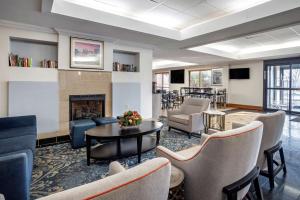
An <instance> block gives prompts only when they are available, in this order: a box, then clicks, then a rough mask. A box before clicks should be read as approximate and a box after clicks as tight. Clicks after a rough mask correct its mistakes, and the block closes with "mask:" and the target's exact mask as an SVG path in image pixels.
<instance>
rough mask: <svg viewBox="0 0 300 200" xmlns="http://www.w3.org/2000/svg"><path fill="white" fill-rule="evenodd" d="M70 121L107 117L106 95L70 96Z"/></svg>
mask: <svg viewBox="0 0 300 200" xmlns="http://www.w3.org/2000/svg"><path fill="white" fill-rule="evenodd" d="M69 105H70V108H69V113H70V121H72V120H79V119H92V118H99V117H105V94H95V95H70V96H69Z"/></svg>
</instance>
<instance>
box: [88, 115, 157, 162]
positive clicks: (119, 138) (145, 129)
mask: <svg viewBox="0 0 300 200" xmlns="http://www.w3.org/2000/svg"><path fill="white" fill-rule="evenodd" d="M162 126H163V124H162V123H160V122H156V121H143V122H142V123H141V124H140V125H139V126H138V127H137V128H134V129H122V128H121V127H120V125H119V124H117V123H114V124H107V125H102V126H97V127H95V128H92V129H89V130H88V131H86V155H87V165H90V159H91V158H93V159H96V160H112V159H118V158H122V157H128V156H132V155H137V156H138V163H140V162H141V155H142V152H146V151H149V150H151V149H154V148H155V147H156V146H157V145H158V144H159V139H160V130H161V128H162ZM152 133H156V138H155V137H153V136H151V135H150V134H152ZM93 139H95V140H97V141H98V142H100V143H101V142H104V143H102V144H98V145H95V146H93V147H92V146H91V143H92V142H91V141H92V140H93ZM107 141H110V142H107Z"/></svg>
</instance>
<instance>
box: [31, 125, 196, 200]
mask: <svg viewBox="0 0 300 200" xmlns="http://www.w3.org/2000/svg"><path fill="white" fill-rule="evenodd" d="M160 144H161V145H163V146H165V147H167V148H169V149H171V150H173V151H178V150H182V149H185V148H188V147H190V146H193V145H195V144H199V138H195V137H193V138H192V139H188V136H187V135H186V134H182V133H179V132H175V131H170V132H168V131H167V127H166V126H164V128H163V130H162V131H161V140H160ZM154 157H155V151H154V150H152V151H149V152H147V153H144V154H143V155H142V162H143V161H145V160H147V159H151V158H154ZM119 162H120V163H121V164H122V165H124V166H126V167H128V168H130V167H133V166H135V165H136V164H137V158H136V156H133V157H129V158H124V159H121V160H119ZM108 164H109V162H93V161H92V163H91V165H90V166H87V164H86V150H85V148H81V149H78V150H73V149H72V148H71V145H70V144H69V143H65V144H59V145H54V146H48V147H43V148H38V149H37V151H36V156H35V167H34V170H33V178H32V185H31V199H36V198H39V197H42V196H47V195H49V194H51V193H55V192H59V191H62V190H65V189H69V188H73V187H76V186H79V185H83V184H86V183H89V182H92V181H95V180H98V179H101V178H103V177H105V176H106V174H107V172H108Z"/></svg>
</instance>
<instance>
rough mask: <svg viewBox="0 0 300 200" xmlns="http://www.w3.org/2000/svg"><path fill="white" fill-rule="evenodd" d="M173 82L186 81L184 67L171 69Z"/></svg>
mask: <svg viewBox="0 0 300 200" xmlns="http://www.w3.org/2000/svg"><path fill="white" fill-rule="evenodd" d="M171 83H184V69H179V70H171Z"/></svg>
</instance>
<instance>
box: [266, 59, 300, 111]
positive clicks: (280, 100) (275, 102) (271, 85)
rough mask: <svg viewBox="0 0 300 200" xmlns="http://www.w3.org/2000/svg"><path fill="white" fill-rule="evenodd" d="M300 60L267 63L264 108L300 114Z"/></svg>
mask: <svg viewBox="0 0 300 200" xmlns="http://www.w3.org/2000/svg"><path fill="white" fill-rule="evenodd" d="M297 62H298V63H300V59H299V60H298V59H291V60H288V59H284V60H279V61H277V62H276V61H271V62H268V61H267V62H265V69H264V83H265V84H264V85H265V87H264V88H265V89H264V108H265V109H266V110H285V111H287V112H289V113H300V64H298V63H297Z"/></svg>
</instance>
